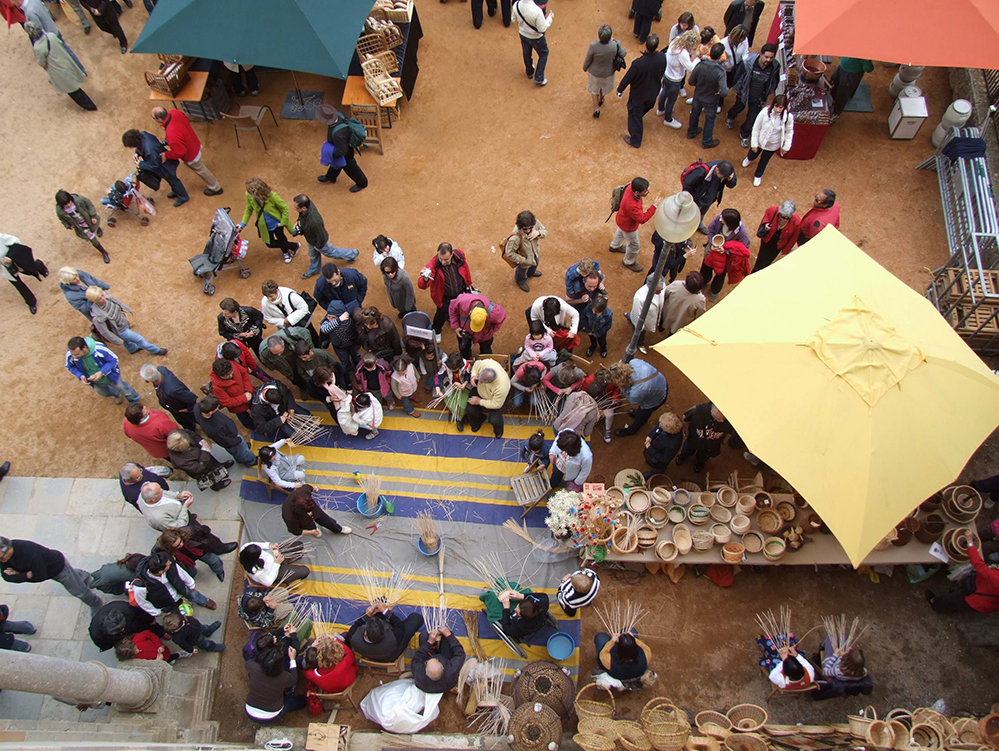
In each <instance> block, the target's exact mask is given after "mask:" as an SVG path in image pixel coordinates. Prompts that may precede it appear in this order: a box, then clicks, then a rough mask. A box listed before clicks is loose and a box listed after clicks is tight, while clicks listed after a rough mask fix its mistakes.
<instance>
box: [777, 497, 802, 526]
mask: <svg viewBox="0 0 999 751" xmlns="http://www.w3.org/2000/svg"><path fill="white" fill-rule="evenodd" d="M774 510H775V511H776V512H777V513H778V514H780V518H781V519H783V520H784V521H786V522H793V521H794V517H796V516H797V515H798V507H797V506H795V505H794V504H793V503H791V502H790V501H781V502H780V503H778V504H777V505H776V506H775V507H774Z"/></svg>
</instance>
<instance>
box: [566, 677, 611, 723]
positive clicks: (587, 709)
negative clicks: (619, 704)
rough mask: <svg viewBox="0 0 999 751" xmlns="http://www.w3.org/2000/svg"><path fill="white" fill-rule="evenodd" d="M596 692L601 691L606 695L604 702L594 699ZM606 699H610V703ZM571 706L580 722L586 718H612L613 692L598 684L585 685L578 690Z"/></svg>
mask: <svg viewBox="0 0 999 751" xmlns="http://www.w3.org/2000/svg"><path fill="white" fill-rule="evenodd" d="M598 691H603V692H604V693H605V694H607V696H606V697H604V700H600V699H596V698H594V697H595V696H596V695H597V692H598ZM606 699H610V703H608V702H607V701H606ZM573 705H574V706H575V707H576V714H577V715H579V719H581V720H582V719H585V718H587V717H613V716H614V707H615V702H614V692H612V691H611V690H610V689H609V688H607V687H606V686H601V685H600V684H598V683H587V684H586V685H585V686H583V687H582V688H581V689H579V693H577V694H576V700H575V701H574V702H573Z"/></svg>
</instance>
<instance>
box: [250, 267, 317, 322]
mask: <svg viewBox="0 0 999 751" xmlns="http://www.w3.org/2000/svg"><path fill="white" fill-rule="evenodd" d="M260 291H261V292H263V293H264V296H263V297H261V298H260V312H261V313H263V314H264V320H266V321H267V323H269V324H270V325H271V326H274V327H275V328H279V329H283V328H285V327H286V326H305V325H307V324H308V323H309V317H310V316H309V306H308V304H307V303H306V302H305V300H304V299H303V298H302V296H301V295H300V294H298V293H297V292H296V291H295V290H293V289H292V288H291V287H281V286H279V285H278V283H277V282H275V281H274V280H273V279H268V280H267V281H266V282H264V283H263V284H261V285H260Z"/></svg>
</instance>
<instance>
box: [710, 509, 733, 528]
mask: <svg viewBox="0 0 999 751" xmlns="http://www.w3.org/2000/svg"><path fill="white" fill-rule="evenodd" d="M710 514H711V518H712V519H714V520H715V521H716V522H721V523H722V524H728V523H729V522H730V521H732V512H731V511H730V510H729V509H727V508H725V507H724V506H718V505H715V506H712V507H711V509H710Z"/></svg>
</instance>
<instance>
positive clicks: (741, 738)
mask: <svg viewBox="0 0 999 751" xmlns="http://www.w3.org/2000/svg"><path fill="white" fill-rule="evenodd" d="M725 748H727V749H728V751H767V748H768V746H767V742H766V741H765V740H763V738H761V737H760V736H758V735H756V734H755V733H732V734H730V735H729V736H728V737H727V738H726V739H725Z"/></svg>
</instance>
